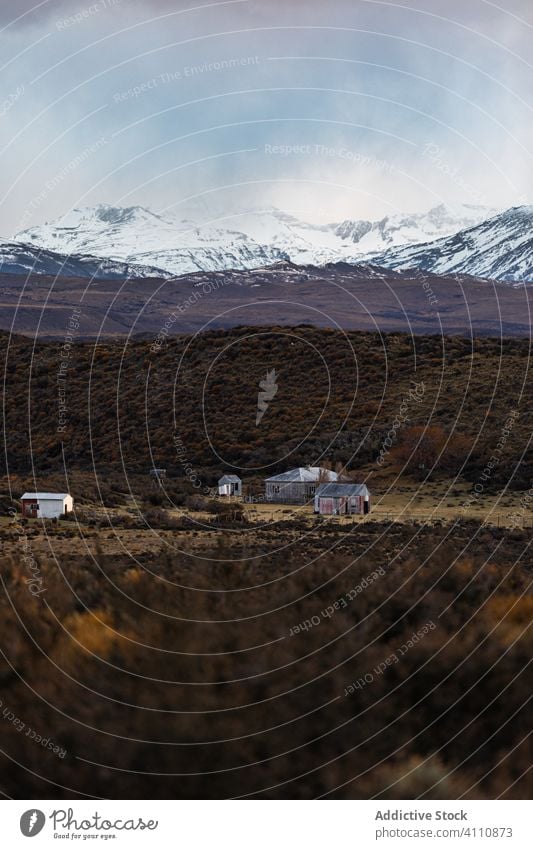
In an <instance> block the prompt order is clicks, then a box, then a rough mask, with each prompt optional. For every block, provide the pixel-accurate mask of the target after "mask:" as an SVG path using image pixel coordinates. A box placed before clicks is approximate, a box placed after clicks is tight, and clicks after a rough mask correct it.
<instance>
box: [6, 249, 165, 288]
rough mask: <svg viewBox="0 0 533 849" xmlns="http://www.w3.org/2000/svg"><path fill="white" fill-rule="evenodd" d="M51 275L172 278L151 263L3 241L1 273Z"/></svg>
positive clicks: (118, 278)
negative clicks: (133, 263) (150, 264)
mask: <svg viewBox="0 0 533 849" xmlns="http://www.w3.org/2000/svg"><path fill="white" fill-rule="evenodd" d="M30 273H31V274H51V275H54V276H62V277H89V278H91V277H97V278H99V279H108V280H122V279H124V278H125V277H132V278H139V279H141V278H144V277H170V276H171V275H169V274H168V272H166V271H163V270H161V269H158V268H153V267H151V266H139V265H131V264H128V263H125V262H118V261H115V260H110V259H107V258H105V257H104V258H101V257H94V256H86V255H84V254H72V255H65V254H61V253H57V252H56V251H48V250H45V249H44V248H38V247H35V246H34V245H24V244H21V243H20V242H5V243H3V244H0V274H30Z"/></svg>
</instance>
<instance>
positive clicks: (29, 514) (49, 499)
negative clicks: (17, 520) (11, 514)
mask: <svg viewBox="0 0 533 849" xmlns="http://www.w3.org/2000/svg"><path fill="white" fill-rule="evenodd" d="M20 501H21V505H22V515H23V517H24V518H26V519H59V517H60V516H66V515H67V514H68V513H71V512H72V509H73V507H74V502H73V499H72V496H71V495H69V494H68V492H25V493H24V495H23V496H22V497H21V499H20Z"/></svg>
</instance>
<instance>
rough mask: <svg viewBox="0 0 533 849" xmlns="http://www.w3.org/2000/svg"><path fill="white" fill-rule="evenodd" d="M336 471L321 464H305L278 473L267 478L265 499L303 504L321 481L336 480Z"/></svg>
mask: <svg viewBox="0 0 533 849" xmlns="http://www.w3.org/2000/svg"><path fill="white" fill-rule="evenodd" d="M338 479H339V476H338V474H337V472H332V471H331V470H330V469H323V468H322V467H321V466H305V467H300V468H299V469H291V470H290V471H289V472H282V473H281V474H280V475H274V477H271V478H267V479H266V481H265V497H266V500H267V501H272V502H275V503H278V504H305V503H306V502H307V501H309V500H310V499H311V498H314V496H315V493H316V490H317V489H318V487H319V486H320V484H321V483H322V482H323V481H337V480H338Z"/></svg>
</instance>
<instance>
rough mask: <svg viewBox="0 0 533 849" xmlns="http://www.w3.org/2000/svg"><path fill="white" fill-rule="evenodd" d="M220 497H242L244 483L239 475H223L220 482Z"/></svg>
mask: <svg viewBox="0 0 533 849" xmlns="http://www.w3.org/2000/svg"><path fill="white" fill-rule="evenodd" d="M218 494H219V495H242V481H241V479H240V478H239V477H237V475H222V477H221V478H220V480H219V482H218Z"/></svg>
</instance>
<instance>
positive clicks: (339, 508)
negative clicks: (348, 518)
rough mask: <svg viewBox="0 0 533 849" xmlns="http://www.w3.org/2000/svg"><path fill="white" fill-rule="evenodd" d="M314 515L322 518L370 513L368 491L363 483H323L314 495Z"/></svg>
mask: <svg viewBox="0 0 533 849" xmlns="http://www.w3.org/2000/svg"><path fill="white" fill-rule="evenodd" d="M315 513H320V514H322V515H323V516H345V515H349V514H353V515H364V514H365V513H370V491H369V489H368V487H367V486H366V484H364V483H323V484H320V486H319V487H318V489H317V491H316V494H315Z"/></svg>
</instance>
